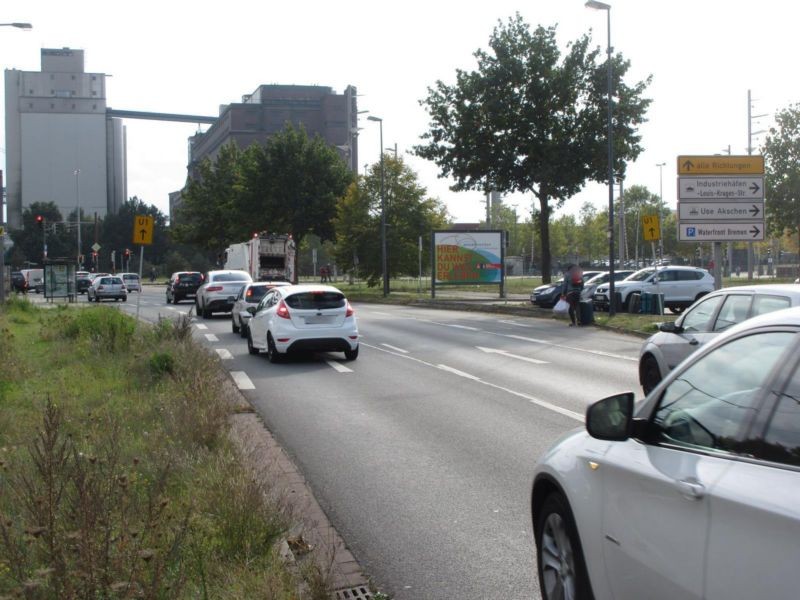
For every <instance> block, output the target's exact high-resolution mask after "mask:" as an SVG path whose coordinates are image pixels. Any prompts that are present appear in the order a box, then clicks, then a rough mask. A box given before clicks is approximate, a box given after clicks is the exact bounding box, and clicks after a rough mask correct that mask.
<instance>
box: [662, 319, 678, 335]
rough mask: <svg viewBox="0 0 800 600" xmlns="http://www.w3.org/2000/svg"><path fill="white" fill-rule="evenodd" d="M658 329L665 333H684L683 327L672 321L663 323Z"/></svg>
mask: <svg viewBox="0 0 800 600" xmlns="http://www.w3.org/2000/svg"><path fill="white" fill-rule="evenodd" d="M658 330H659V331H663V332H664V333H683V327H681V326H680V325H676V324H675V323H673V322H672V321H670V322H667V323H661V325H659V326H658Z"/></svg>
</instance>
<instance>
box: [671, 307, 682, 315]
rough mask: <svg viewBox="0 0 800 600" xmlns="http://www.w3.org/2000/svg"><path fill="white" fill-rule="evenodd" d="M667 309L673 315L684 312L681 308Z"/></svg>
mask: <svg viewBox="0 0 800 600" xmlns="http://www.w3.org/2000/svg"><path fill="white" fill-rule="evenodd" d="M668 308H669V311H670V312H671V313H672V314H673V315H679V314H681V313H682V312H683V311H684V310H686V309H685V308H684V307H683V306H670V307H668Z"/></svg>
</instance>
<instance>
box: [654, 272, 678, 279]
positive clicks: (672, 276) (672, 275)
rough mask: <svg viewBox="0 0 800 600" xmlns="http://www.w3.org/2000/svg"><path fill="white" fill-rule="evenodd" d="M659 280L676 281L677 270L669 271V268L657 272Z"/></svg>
mask: <svg viewBox="0 0 800 600" xmlns="http://www.w3.org/2000/svg"><path fill="white" fill-rule="evenodd" d="M658 280H659V281H678V273H677V271H670V270H669V269H667V270H664V271H659V272H658Z"/></svg>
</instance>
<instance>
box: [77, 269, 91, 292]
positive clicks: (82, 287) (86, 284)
mask: <svg viewBox="0 0 800 600" xmlns="http://www.w3.org/2000/svg"><path fill="white" fill-rule="evenodd" d="M92 279H93V277H92V273H87V272H86V271H78V272H77V273H75V290H76V291H77V292H78V293H79V294H86V293H87V292H88V290H89V288H90V287H91V285H92Z"/></svg>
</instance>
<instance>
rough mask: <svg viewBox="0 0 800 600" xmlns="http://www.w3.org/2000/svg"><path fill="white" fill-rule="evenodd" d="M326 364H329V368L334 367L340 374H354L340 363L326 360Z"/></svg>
mask: <svg viewBox="0 0 800 600" xmlns="http://www.w3.org/2000/svg"><path fill="white" fill-rule="evenodd" d="M325 362H326V363H328V366H331V367H333V368H334V369H336V370H337V371H338V372H339V373H352V372H353V369H348V368H347V367H345V366H344V365H343V364H340V363H338V362H336V361H335V360H326V361H325Z"/></svg>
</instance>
